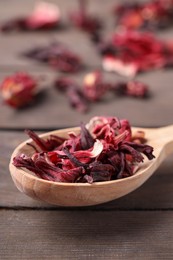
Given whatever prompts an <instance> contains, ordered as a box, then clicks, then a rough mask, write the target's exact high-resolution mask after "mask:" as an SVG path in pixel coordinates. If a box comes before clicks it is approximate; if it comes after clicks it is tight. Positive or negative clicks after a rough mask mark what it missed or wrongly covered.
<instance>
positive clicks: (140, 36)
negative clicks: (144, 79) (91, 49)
mask: <svg viewBox="0 0 173 260" xmlns="http://www.w3.org/2000/svg"><path fill="white" fill-rule="evenodd" d="M98 47H99V52H100V54H101V55H102V56H103V68H104V70H106V71H114V72H117V73H119V74H121V75H123V76H127V77H134V76H135V75H136V74H137V73H138V72H143V71H148V70H151V69H156V68H164V67H167V66H172V65H173V42H164V41H162V40H158V39H156V38H155V37H154V35H152V34H150V33H141V32H137V31H125V32H122V33H115V34H114V35H113V36H112V39H111V41H110V42H108V43H100V44H99V46H98Z"/></svg>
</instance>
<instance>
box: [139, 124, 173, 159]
mask: <svg viewBox="0 0 173 260" xmlns="http://www.w3.org/2000/svg"><path fill="white" fill-rule="evenodd" d="M143 130H144V131H145V133H146V137H147V140H148V144H150V145H151V146H153V147H155V150H157V152H158V153H160V152H161V151H162V150H163V151H162V153H163V154H164V156H163V157H164V158H165V157H166V156H168V155H169V154H171V153H173V125H169V126H165V127H160V128H151V129H149V128H146V129H143Z"/></svg>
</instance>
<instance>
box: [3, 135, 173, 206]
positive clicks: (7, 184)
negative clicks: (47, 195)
mask: <svg viewBox="0 0 173 260" xmlns="http://www.w3.org/2000/svg"><path fill="white" fill-rule="evenodd" d="M26 139H27V137H26V135H24V134H23V133H22V132H21V133H20V132H3V131H1V132H0V140H1V149H0V168H1V174H0V207H4V208H6V207H7V208H9V207H10V208H11V207H12V208H18V207H29V208H40V207H41V208H56V206H52V205H47V204H45V203H40V202H37V201H35V200H33V199H31V198H29V197H27V196H26V195H24V194H23V193H20V192H19V191H18V190H17V188H16V187H15V186H14V184H13V181H12V179H11V176H10V174H9V170H8V164H9V158H10V156H11V154H12V151H13V150H14V148H15V147H16V146H17V145H18V144H19V143H20V142H22V141H24V140H26ZM89 208H94V209H172V208H173V170H172V156H169V158H167V160H166V161H165V162H164V163H163V164H162V165H161V166H160V167H159V169H158V170H157V172H156V173H155V174H154V175H153V176H152V177H151V178H150V179H149V180H148V181H147V182H146V183H145V184H144V185H143V186H142V187H140V188H139V189H137V190H136V191H134V192H132V193H131V194H129V195H127V196H125V197H123V198H120V199H117V200H115V201H112V202H109V203H106V204H102V205H98V206H93V207H89Z"/></svg>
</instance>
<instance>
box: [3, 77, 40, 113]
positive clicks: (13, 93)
mask: <svg viewBox="0 0 173 260" xmlns="http://www.w3.org/2000/svg"><path fill="white" fill-rule="evenodd" d="M0 92H1V96H2V98H3V100H4V101H5V103H6V104H8V105H10V106H12V107H14V108H21V107H24V106H26V105H28V104H31V103H32V102H33V100H34V98H35V96H36V94H37V92H38V84H37V81H36V80H35V79H34V78H33V77H32V76H30V75H29V74H27V73H21V72H20V73H16V74H14V75H12V76H9V77H6V78H5V79H4V80H3V82H2V83H1V85H0Z"/></svg>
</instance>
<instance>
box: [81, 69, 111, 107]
mask: <svg viewBox="0 0 173 260" xmlns="http://www.w3.org/2000/svg"><path fill="white" fill-rule="evenodd" d="M109 88H110V84H108V83H107V82H103V78H102V74H101V72H100V71H95V72H91V73H89V74H87V75H86V76H85V77H84V79H83V91H84V94H85V96H86V97H87V99H88V100H90V101H93V102H94V101H99V100H100V99H101V98H102V97H103V96H104V95H105V93H106V92H107V91H108V90H109Z"/></svg>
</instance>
